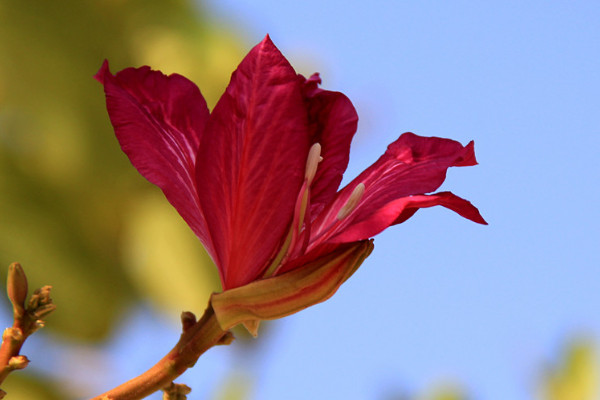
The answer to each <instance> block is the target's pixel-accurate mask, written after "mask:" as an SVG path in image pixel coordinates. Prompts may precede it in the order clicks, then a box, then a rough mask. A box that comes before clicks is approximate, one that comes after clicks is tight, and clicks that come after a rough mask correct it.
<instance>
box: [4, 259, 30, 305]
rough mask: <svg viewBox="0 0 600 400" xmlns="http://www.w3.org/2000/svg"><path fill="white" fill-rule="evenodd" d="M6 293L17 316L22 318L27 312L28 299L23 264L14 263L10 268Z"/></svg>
mask: <svg viewBox="0 0 600 400" xmlns="http://www.w3.org/2000/svg"><path fill="white" fill-rule="evenodd" d="M6 291H7V293H8V298H9V299H10V302H11V303H12V305H13V310H14V313H15V315H16V316H22V315H23V313H24V312H25V300H26V299H27V277H26V276H25V271H23V267H21V264H19V263H12V264H10V266H9V267H8V279H7V281H6Z"/></svg>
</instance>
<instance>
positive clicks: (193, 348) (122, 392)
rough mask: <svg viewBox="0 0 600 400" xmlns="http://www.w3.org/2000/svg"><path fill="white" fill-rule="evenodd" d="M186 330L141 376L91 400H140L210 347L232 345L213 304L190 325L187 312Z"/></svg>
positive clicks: (178, 374) (229, 334)
mask: <svg viewBox="0 0 600 400" xmlns="http://www.w3.org/2000/svg"><path fill="white" fill-rule="evenodd" d="M183 316H185V317H186V318H187V319H188V320H187V321H186V320H184V319H183V318H182V320H183V322H184V329H183V333H182V334H181V337H180V339H179V342H177V344H176V345H175V347H173V349H172V350H171V351H170V352H169V353H168V354H167V355H166V356H164V357H163V358H162V359H161V360H160V361H159V362H158V363H156V364H155V365H154V366H153V367H152V368H150V369H149V370H148V371H146V372H144V373H143V374H142V375H140V376H138V377H136V378H133V379H131V380H130V381H128V382H125V383H123V384H122V385H120V386H117V387H116V388H114V389H112V390H109V391H108V392H106V393H103V394H101V395H100V396H97V397H94V398H93V399H92V400H137V399H143V398H144V397H146V396H149V395H150V394H152V393H154V392H156V391H158V390H161V389H163V388H165V387H167V386H169V385H170V384H171V382H173V380H174V379H175V378H177V377H178V376H180V375H181V374H183V373H184V372H185V371H186V370H187V369H188V368H190V367H193V366H194V364H195V363H196V361H197V360H198V358H199V357H200V356H201V355H202V354H203V353H204V352H205V351H207V350H208V349H210V348H211V347H213V346H215V345H219V344H229V343H231V342H232V341H233V335H232V334H231V333H230V332H229V331H223V330H222V329H221V326H220V325H219V323H218V321H217V319H216V317H215V312H214V311H213V308H212V306H211V305H210V303H209V305H208V308H207V309H206V311H205V312H204V315H203V316H202V318H200V320H198V321H197V322H195V323H194V324H189V316H190V313H184V314H183V315H182V317H183Z"/></svg>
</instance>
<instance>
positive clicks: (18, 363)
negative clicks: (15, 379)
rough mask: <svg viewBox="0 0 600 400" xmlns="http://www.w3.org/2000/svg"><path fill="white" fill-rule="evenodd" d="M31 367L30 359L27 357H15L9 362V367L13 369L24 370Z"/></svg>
mask: <svg viewBox="0 0 600 400" xmlns="http://www.w3.org/2000/svg"><path fill="white" fill-rule="evenodd" d="M28 365H29V359H28V358H27V357H25V356H14V357H11V358H10V360H8V366H9V368H11V369H13V370H14V369H23V368H25V367H27V366H28Z"/></svg>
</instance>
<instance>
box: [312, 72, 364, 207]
mask: <svg viewBox="0 0 600 400" xmlns="http://www.w3.org/2000/svg"><path fill="white" fill-rule="evenodd" d="M301 79H302V80H303V86H304V87H303V92H304V98H305V102H306V108H307V111H308V123H309V131H310V134H311V143H320V144H321V156H322V157H323V160H322V161H321V162H320V163H319V168H318V169H317V174H316V175H315V178H314V180H313V183H312V186H311V215H313V216H316V215H318V213H319V212H320V211H321V210H322V209H323V208H324V207H325V205H326V204H328V203H329V202H330V201H331V200H332V199H333V197H334V196H335V193H336V192H337V190H338V187H339V186H340V182H341V181H342V176H343V174H344V172H345V171H346V167H347V166H348V160H349V157H350V143H351V142H352V138H353V137H354V134H355V133H356V127H357V125H358V115H357V114H356V110H355V109H354V106H353V105H352V102H351V101H350V99H348V98H347V97H346V96H345V95H344V94H343V93H340V92H332V91H328V90H323V89H320V88H319V87H318V85H319V84H320V83H321V78H319V75H318V74H314V75H313V76H311V77H310V78H309V79H305V78H304V77H301Z"/></svg>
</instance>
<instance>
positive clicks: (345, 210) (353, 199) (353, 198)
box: [337, 182, 365, 221]
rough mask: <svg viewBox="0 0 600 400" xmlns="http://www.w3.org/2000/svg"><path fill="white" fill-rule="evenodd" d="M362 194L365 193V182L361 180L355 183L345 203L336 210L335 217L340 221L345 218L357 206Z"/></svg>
mask: <svg viewBox="0 0 600 400" xmlns="http://www.w3.org/2000/svg"><path fill="white" fill-rule="evenodd" d="M363 194H365V184H364V183H362V182H361V183H359V184H358V185H356V187H355V188H354V190H353V191H352V194H350V197H348V201H346V204H344V206H343V207H342V208H341V209H340V211H339V212H338V215H337V219H338V220H340V221H341V220H342V219H344V218H346V217H347V216H348V215H349V214H350V213H351V212H352V211H354V210H355V209H356V207H357V206H358V203H359V202H360V200H361V199H362V197H363Z"/></svg>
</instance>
